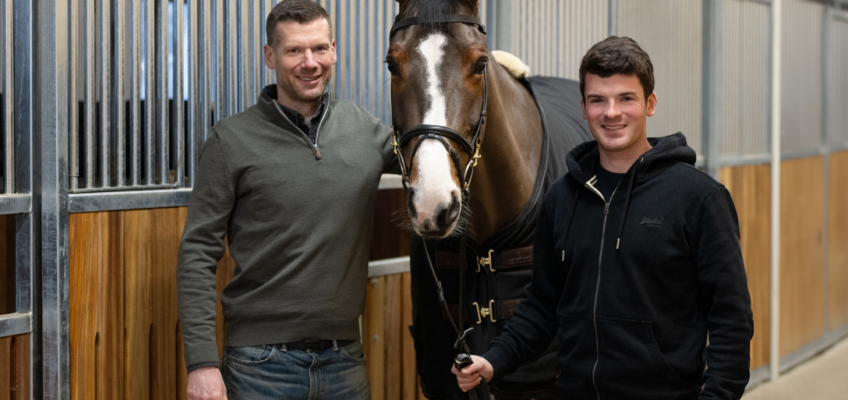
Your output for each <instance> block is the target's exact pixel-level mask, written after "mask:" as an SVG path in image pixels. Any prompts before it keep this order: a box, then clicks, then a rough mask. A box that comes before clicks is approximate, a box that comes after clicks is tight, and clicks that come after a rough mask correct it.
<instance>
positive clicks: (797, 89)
mask: <svg viewBox="0 0 848 400" xmlns="http://www.w3.org/2000/svg"><path fill="white" fill-rule="evenodd" d="M824 18H825V6H824V5H822V4H820V3H814V2H812V1H805V0H784V2H783V26H784V29H785V31H784V33H783V43H782V45H783V57H782V59H781V63H782V65H781V67H782V71H783V74H782V76H781V86H782V92H783V96H782V97H783V99H782V103H781V107H780V113H781V121H780V124H781V132H780V140H781V151H782V152H783V154H797V153H804V152H809V151H814V150H816V149H818V148H819V147H820V146H821V145H822V129H823V126H822V115H823V113H822V31H823V22H824Z"/></svg>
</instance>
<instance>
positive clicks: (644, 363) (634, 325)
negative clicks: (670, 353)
mask: <svg viewBox="0 0 848 400" xmlns="http://www.w3.org/2000/svg"><path fill="white" fill-rule="evenodd" d="M597 324H598V325H597V326H598V351H599V360H598V369H597V375H598V377H600V378H602V379H604V380H609V381H610V382H620V383H628V384H633V385H637V386H652V385H663V384H665V383H668V382H670V381H671V380H672V379H673V378H674V370H673V369H672V368H671V366H669V364H668V362H666V360H665V357H664V356H663V354H662V351H660V348H659V345H658V343H657V339H656V336H655V335H654V329H653V323H651V322H650V321H632V320H623V319H615V318H604V317H598V319H597Z"/></svg>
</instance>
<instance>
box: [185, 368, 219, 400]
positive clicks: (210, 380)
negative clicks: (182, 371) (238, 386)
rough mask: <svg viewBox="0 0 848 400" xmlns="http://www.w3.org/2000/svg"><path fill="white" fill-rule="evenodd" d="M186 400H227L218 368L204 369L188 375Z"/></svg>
mask: <svg viewBox="0 0 848 400" xmlns="http://www.w3.org/2000/svg"><path fill="white" fill-rule="evenodd" d="M188 400H227V388H226V387H225V386H224V378H222V377H221V371H220V370H219V369H218V367H205V368H200V369H196V370H194V371H191V373H190V374H188Z"/></svg>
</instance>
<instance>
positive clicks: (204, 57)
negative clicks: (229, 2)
mask: <svg viewBox="0 0 848 400" xmlns="http://www.w3.org/2000/svg"><path fill="white" fill-rule="evenodd" d="M199 1H200V2H201V3H202V4H203V5H202V6H200V7H199V9H198V11H201V12H202V13H203V14H201V15H199V16H198V22H199V23H200V24H201V25H202V29H201V30H200V31H202V32H203V34H202V36H201V37H200V40H199V41H198V42H201V43H202V45H200V47H199V50H200V52H199V53H198V58H199V59H200V60H199V61H198V64H199V65H201V66H202V68H201V69H200V70H201V71H202V74H201V78H200V79H201V81H200V84H199V85H198V89H199V90H200V118H199V122H200V144H201V145H202V144H203V143H206V138H207V137H209V127H210V126H211V125H212V118H211V115H210V111H211V110H212V108H211V104H210V101H211V99H212V97H211V94H212V93H211V89H212V87H211V86H210V83H211V78H212V66H213V65H215V64H214V63H213V62H212V61H213V60H212V51H211V48H210V46H211V43H212V41H211V30H210V29H209V28H210V26H211V25H212V24H213V23H214V22H213V20H212V13H211V8H210V7H209V4H210V3H211V0H199ZM199 150H200V148H199V147H198V157H197V158H198V162H199V158H200V156H199V154H200V153H199ZM192 176H194V175H192ZM192 186H194V183H192Z"/></svg>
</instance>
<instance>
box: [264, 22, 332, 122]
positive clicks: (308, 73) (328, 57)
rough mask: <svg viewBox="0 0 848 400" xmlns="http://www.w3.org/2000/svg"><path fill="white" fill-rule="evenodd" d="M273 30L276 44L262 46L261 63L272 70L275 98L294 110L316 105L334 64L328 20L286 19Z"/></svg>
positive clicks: (330, 75)
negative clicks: (275, 82) (263, 55)
mask: <svg viewBox="0 0 848 400" xmlns="http://www.w3.org/2000/svg"><path fill="white" fill-rule="evenodd" d="M276 29H277V36H276V37H277V38H278V39H277V43H275V45H274V47H273V48H272V47H270V46H268V45H265V64H266V65H267V66H268V68H272V69H274V70H275V72H276V75H277V87H278V89H279V90H278V91H277V100H278V101H279V102H280V103H282V104H286V105H287V106H288V107H291V108H294V109H296V110H297V109H300V108H302V107H304V106H305V107H307V108H312V107H317V104H320V101H321V96H322V95H323V94H324V90H325V89H326V88H327V85H328V84H329V83H330V78H332V76H333V65H334V64H335V63H336V42H335V40H332V39H331V38H330V25H329V23H328V22H327V20H326V19H324V18H319V19H316V20H315V21H312V22H307V23H305V24H301V23H297V22H294V21H287V22H280V23H278V24H277V27H276Z"/></svg>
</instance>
